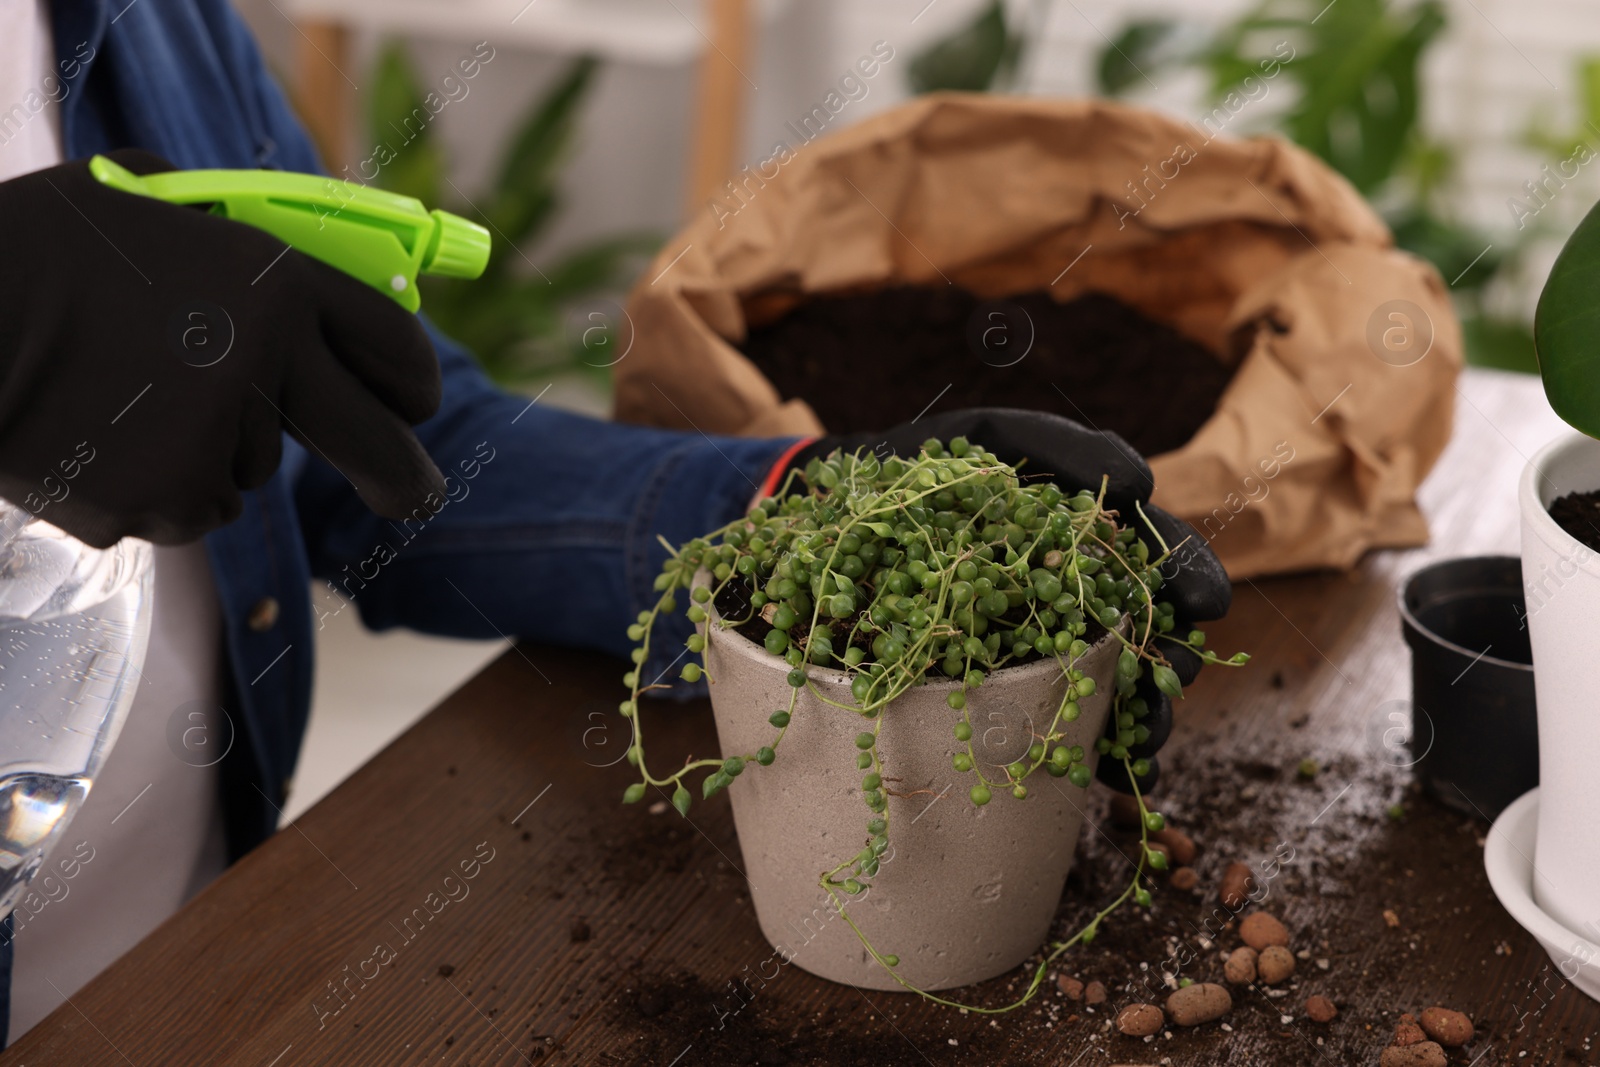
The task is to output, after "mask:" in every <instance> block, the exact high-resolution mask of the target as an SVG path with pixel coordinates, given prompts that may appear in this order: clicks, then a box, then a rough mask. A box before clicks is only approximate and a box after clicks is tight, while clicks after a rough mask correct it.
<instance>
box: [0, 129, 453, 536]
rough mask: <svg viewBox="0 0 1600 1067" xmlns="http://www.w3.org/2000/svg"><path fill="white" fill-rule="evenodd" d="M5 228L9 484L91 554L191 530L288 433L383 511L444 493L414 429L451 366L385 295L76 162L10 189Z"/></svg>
mask: <svg viewBox="0 0 1600 1067" xmlns="http://www.w3.org/2000/svg"><path fill="white" fill-rule="evenodd" d="M111 158H112V159H114V160H116V162H118V163H120V164H121V165H122V166H124V167H127V168H128V169H129V170H132V171H134V172H135V173H138V174H148V173H153V172H156V171H163V170H171V169H172V168H171V167H170V166H169V165H168V164H167V163H165V162H164V161H162V160H160V159H158V158H157V157H155V156H152V155H149V154H147V153H143V152H137V151H121V152H114V153H111ZM0 238H3V241H4V245H5V249H6V253H5V255H4V256H0V294H3V296H0V300H3V301H4V311H3V313H0V497H4V498H5V499H6V500H8V501H10V502H12V503H13V504H16V505H18V506H20V507H23V508H25V509H26V510H28V511H30V512H32V513H34V514H36V515H38V516H39V517H40V518H42V519H44V520H45V521H47V522H50V523H53V524H55V525H56V526H59V527H61V528H62V529H64V530H66V531H67V532H68V533H70V534H72V535H73V536H75V537H77V538H79V539H81V540H83V541H85V542H87V543H89V544H91V545H95V546H97V547H103V546H106V545H109V544H111V543H113V542H115V541H116V540H118V539H119V538H122V537H125V536H130V535H131V536H135V537H142V538H146V539H148V540H151V541H155V542H157V543H161V544H176V543H181V542H185V541H192V540H194V539H196V538H198V537H200V536H201V535H203V534H205V533H206V532H208V531H209V530H212V529H214V528H216V527H218V526H221V525H223V524H225V523H227V522H229V521H231V520H232V519H233V518H234V517H236V516H237V515H238V514H239V512H240V509H241V507H242V502H241V500H240V492H241V491H243V490H248V489H254V488H256V487H258V486H260V485H261V484H263V483H264V482H266V481H267V479H268V478H270V477H271V476H272V474H273V472H274V471H275V470H276V469H277V467H278V461H279V458H280V455H281V451H282V434H283V432H284V431H287V432H288V433H290V434H291V435H293V436H294V437H295V438H296V439H297V440H299V441H300V442H301V443H302V444H304V445H305V446H306V448H307V449H308V450H309V451H311V452H312V453H313V454H315V455H317V456H320V457H322V458H323V459H324V460H326V461H327V462H328V463H330V464H332V465H333V466H334V467H336V468H338V470H339V471H340V472H341V473H342V474H343V475H344V476H345V477H346V478H347V479H349V480H350V482H351V483H352V485H353V486H354V487H355V489H356V491H357V493H359V494H360V496H361V498H362V499H363V500H364V501H366V503H367V505H368V506H369V507H371V508H372V509H373V510H374V511H376V512H378V513H379V514H381V515H384V516H387V517H391V518H400V517H402V516H406V515H410V514H411V513H412V512H413V511H414V510H415V509H417V508H421V507H424V506H425V504H424V502H425V501H426V500H427V498H428V497H429V495H430V494H432V493H437V494H439V495H440V497H441V498H442V495H443V488H444V485H443V479H442V477H441V475H440V474H439V471H438V470H437V469H436V468H435V467H434V465H433V462H432V461H431V460H430V459H429V458H428V456H427V453H425V452H424V451H423V449H422V446H421V444H420V443H418V441H417V439H416V437H415V435H413V434H412V432H411V430H410V429H409V427H408V424H415V423H418V422H421V421H422V420H423V419H426V418H427V417H428V416H429V415H431V414H432V413H433V412H434V410H435V409H436V408H437V407H438V404H439V392H440V384H439V368H438V362H437V360H436V359H435V357H434V353H433V347H432V345H431V344H430V343H429V341H428V337H427V334H426V333H424V332H423V329H422V326H421V324H420V323H419V322H418V321H417V319H416V317H415V316H413V315H410V314H408V313H407V312H406V311H405V310H404V309H402V308H400V307H399V306H398V305H396V304H395V303H394V302H393V301H392V300H390V299H388V298H387V297H385V296H384V295H383V294H381V293H378V292H376V291H375V290H373V289H370V288H369V287H367V286H366V285H364V284H362V283H361V282H358V281H356V280H355V279H353V278H351V277H349V276H348V275H346V274H344V273H342V272H340V271H338V270H335V269H334V268H332V267H329V266H327V265H325V264H323V263H321V262H318V261H317V260H314V259H311V258H310V257H308V256H304V255H301V254H300V253H298V252H296V251H294V250H292V249H286V247H285V245H284V243H283V242H282V241H280V240H278V239H277V238H275V237H273V236H271V235H270V234H267V233H264V232H262V231H260V230H257V229H255V228H254V227H250V226H246V225H243V224H241V223H236V222H231V221H229V220H227V219H224V218H221V217H218V216H214V215H210V214H208V213H207V212H206V211H205V210H203V209H201V208H194V207H178V206H174V205H172V204H167V203H164V202H162V201H159V200H153V199H149V198H147V197H142V196H137V195H134V194H131V193H125V192H120V191H118V190H115V189H111V188H109V187H107V186H105V185H102V184H101V183H100V182H99V181H97V180H95V178H94V177H93V176H92V175H90V173H89V169H88V165H87V163H85V162H81V161H80V162H75V163H66V164H62V165H61V166H57V167H52V168H49V169H46V170H42V171H37V172H35V173H33V174H28V175H24V176H22V177H20V178H15V179H13V180H11V181H8V182H4V183H0Z"/></svg>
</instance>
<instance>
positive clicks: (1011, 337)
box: [743, 286, 1233, 456]
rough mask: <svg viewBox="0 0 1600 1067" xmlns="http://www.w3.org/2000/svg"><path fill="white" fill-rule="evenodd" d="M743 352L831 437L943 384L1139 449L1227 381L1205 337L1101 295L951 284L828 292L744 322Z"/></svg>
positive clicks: (896, 417) (896, 413) (1182, 425)
mask: <svg viewBox="0 0 1600 1067" xmlns="http://www.w3.org/2000/svg"><path fill="white" fill-rule="evenodd" d="M1030 334H1031V335H1032V344H1031V347H1030V346H1029V343H1028V342H1029V335H1030ZM743 351H744V354H745V355H746V356H748V357H749V358H750V360H751V362H753V363H754V364H755V365H756V366H757V367H759V368H760V369H761V371H762V372H763V373H764V374H766V376H767V377H768V378H769V379H771V381H772V383H773V385H775V386H777V389H778V392H779V393H780V394H782V395H783V396H785V397H800V398H801V399H803V400H805V401H806V403H808V404H810V405H811V407H812V409H813V410H814V411H815V412H816V413H817V416H818V417H819V418H820V419H821V420H822V424H823V425H824V426H826V427H827V428H828V430H829V431H830V432H833V433H852V432H856V431H860V430H880V429H883V428H885V427H887V426H893V425H895V424H897V423H901V422H907V421H910V420H911V419H914V418H916V417H917V416H918V414H919V413H921V412H922V411H923V410H925V409H927V408H928V407H929V406H930V404H931V403H933V402H934V401H935V399H936V398H935V395H934V394H936V393H938V392H939V391H940V390H941V389H944V388H945V385H946V383H948V384H949V388H948V390H947V391H946V392H944V393H943V394H942V395H941V396H940V397H939V398H937V404H938V407H937V410H950V409H953V408H961V407H980V406H990V407H1017V408H1034V409H1038V410H1045V411H1054V412H1057V413H1058V414H1061V415H1065V416H1067V417H1068V418H1072V419H1075V420H1077V421H1078V422H1084V423H1090V424H1092V425H1094V426H1095V427H1097V428H1099V429H1103V430H1111V431H1113V432H1115V433H1118V434H1120V435H1121V436H1122V437H1124V438H1125V439H1126V440H1127V441H1128V443H1129V444H1131V445H1132V446H1133V447H1134V448H1135V449H1136V450H1137V451H1139V452H1141V453H1143V454H1144V455H1146V456H1154V455H1159V454H1161V453H1163V452H1170V451H1172V450H1173V449H1175V448H1178V447H1180V446H1182V445H1183V444H1185V443H1186V442H1188V440H1189V439H1190V438H1191V437H1193V436H1194V434H1195V431H1196V430H1198V429H1199V428H1200V426H1201V425H1202V424H1203V423H1204V422H1205V421H1206V419H1208V418H1209V417H1210V416H1211V413H1212V412H1213V411H1215V410H1216V406H1217V400H1218V398H1220V397H1221V396H1222V391H1223V390H1224V389H1225V388H1226V387H1227V385H1228V381H1229V379H1231V378H1232V377H1233V371H1232V369H1230V368H1228V367H1226V366H1224V365H1223V363H1222V361H1221V360H1219V359H1218V358H1217V357H1216V356H1215V355H1213V354H1212V353H1211V352H1209V351H1208V350H1206V349H1205V348H1204V347H1203V346H1201V345H1199V344H1196V343H1195V342H1194V341H1191V340H1189V339H1188V338H1187V337H1184V336H1183V335H1182V334H1180V333H1178V332H1177V331H1176V330H1173V329H1172V328H1171V327H1169V326H1166V325H1164V324H1162V323H1159V322H1156V321H1154V320H1152V319H1148V318H1146V317H1145V316H1143V315H1141V314H1140V313H1139V312H1137V311H1135V310H1134V309H1133V308H1131V307H1129V306H1127V305H1126V304H1124V303H1122V302H1121V301H1119V300H1116V299H1114V298H1113V297H1109V296H1105V295H1103V294H1100V293H1089V294H1086V295H1084V296H1081V297H1078V298H1077V299H1076V300H1071V301H1068V302H1067V303H1064V304H1060V303H1057V302H1056V301H1055V300H1053V299H1051V297H1050V295H1049V294H1048V293H1046V292H1043V291H1040V292H1033V293H1025V294H1023V295H1021V296H1013V297H1008V298H1006V299H1004V300H998V301H995V300H990V301H985V300H981V299H979V298H978V297H977V296H975V295H973V294H972V293H969V292H967V291H965V290H963V289H957V288H955V287H953V286H950V287H945V288H938V289H924V288H919V287H910V286H907V287H900V288H893V289H883V290H879V291H877V292H871V293H861V294H856V295H851V296H826V297H820V298H818V299H815V300H812V301H810V302H808V303H805V304H801V305H800V306H798V307H797V308H795V309H794V310H793V311H791V312H789V313H788V314H787V315H785V316H784V317H782V318H780V319H778V320H776V321H774V322H772V323H768V324H766V325H762V326H758V327H756V328H754V329H752V330H751V331H750V333H749V336H748V337H747V339H746V340H745V343H744V345H743ZM1024 352H1025V353H1026V354H1025V355H1024V354H1023V353H1024Z"/></svg>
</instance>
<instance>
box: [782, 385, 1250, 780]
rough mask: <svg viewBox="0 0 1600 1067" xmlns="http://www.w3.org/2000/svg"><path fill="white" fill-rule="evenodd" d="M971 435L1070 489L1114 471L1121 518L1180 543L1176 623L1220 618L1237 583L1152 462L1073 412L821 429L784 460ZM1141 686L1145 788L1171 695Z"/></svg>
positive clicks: (1183, 654) (1119, 776)
mask: <svg viewBox="0 0 1600 1067" xmlns="http://www.w3.org/2000/svg"><path fill="white" fill-rule="evenodd" d="M957 436H960V437H965V438H967V439H968V440H969V441H972V442H974V443H975V444H980V445H982V446H983V447H984V448H986V449H988V450H989V451H990V452H993V453H994V454H995V455H996V456H998V457H999V458H1000V459H1001V460H1002V461H1004V462H1006V463H1009V464H1011V465H1012V466H1015V467H1018V468H1020V473H1021V475H1022V476H1023V478H1024V479H1029V480H1031V479H1039V480H1044V481H1051V482H1054V483H1055V484H1056V485H1058V486H1059V487H1061V489H1063V490H1064V491H1066V492H1068V493H1074V492H1077V491H1078V490H1080V489H1089V490H1093V491H1098V490H1099V488H1100V482H1101V479H1102V478H1107V479H1109V482H1108V485H1107V490H1106V502H1107V504H1108V505H1109V506H1111V507H1113V508H1115V509H1116V510H1117V511H1118V512H1119V513H1120V514H1121V516H1122V521H1123V522H1124V523H1127V524H1132V525H1135V526H1137V527H1140V533H1141V534H1147V533H1148V531H1146V530H1144V529H1143V528H1142V526H1143V524H1142V523H1140V522H1139V519H1138V510H1136V506H1137V507H1139V508H1142V509H1143V511H1144V513H1145V515H1146V516H1148V517H1149V519H1150V521H1151V523H1152V524H1154V526H1155V527H1156V529H1157V530H1158V531H1159V532H1160V534H1161V536H1162V538H1163V539H1164V540H1165V541H1166V543H1167V544H1168V545H1170V546H1172V547H1173V548H1175V549H1176V548H1177V546H1178V545H1179V544H1180V543H1182V544H1183V548H1182V549H1181V550H1178V551H1175V552H1174V554H1173V560H1172V561H1171V562H1170V563H1169V565H1168V566H1166V567H1164V568H1163V569H1162V576H1163V579H1164V581H1163V583H1162V586H1161V591H1160V594H1159V598H1160V599H1162V600H1167V601H1171V602H1172V605H1173V607H1174V609H1175V616H1174V618H1175V621H1176V625H1175V626H1174V627H1173V630H1172V632H1173V633H1175V634H1182V635H1187V634H1188V633H1189V631H1190V630H1191V629H1193V628H1194V624H1195V623H1196V622H1202V621H1206V620H1209V619H1220V618H1222V616H1223V615H1225V614H1227V611H1228V606H1229V604H1230V603H1231V602H1232V599H1233V586H1232V584H1231V583H1230V582H1229V581H1228V575H1227V572H1226V571H1224V570H1223V569H1222V563H1221V562H1220V561H1219V560H1218V559H1217V557H1216V554H1215V553H1213V552H1212V551H1211V548H1210V546H1209V545H1207V544H1206V542H1205V540H1204V538H1201V537H1200V536H1199V535H1198V534H1196V533H1195V531H1194V528H1193V527H1192V526H1190V525H1189V524H1188V523H1186V522H1184V521H1183V520H1182V519H1180V518H1178V517H1177V516H1175V515H1171V514H1168V513H1167V512H1165V511H1162V510H1161V509H1160V508H1158V507H1154V506H1152V505H1151V504H1150V503H1149V500H1150V493H1151V491H1152V490H1154V489H1155V479H1154V478H1153V477H1152V476H1151V474H1150V465H1149V464H1148V463H1146V462H1145V461H1144V457H1142V456H1140V455H1139V454H1138V453H1137V452H1135V451H1134V450H1133V448H1132V446H1130V445H1129V444H1128V443H1127V442H1126V441H1124V440H1123V439H1122V438H1120V437H1118V436H1117V435H1116V434H1113V433H1105V432H1102V431H1098V430H1091V429H1089V428H1088V427H1086V426H1082V425H1080V424H1078V423H1076V422H1073V421H1072V420H1071V419H1066V418H1063V417H1061V416H1060V415H1053V414H1050V413H1049V412H1044V411H1024V410H1021V409H1016V408H970V409H967V410H962V411H951V412H946V413H945V414H942V415H934V416H931V417H929V418H925V419H918V420H917V421H915V422H908V423H902V424H901V425H899V426H895V427H892V428H891V429H889V430H885V431H883V432H880V433H859V434H844V435H829V436H825V437H819V438H817V439H816V440H815V441H811V442H809V443H807V444H806V445H804V446H802V447H801V448H800V449H799V450H797V451H796V452H795V453H794V454H793V455H792V456H791V457H790V458H789V459H788V461H787V462H786V463H785V467H786V468H787V467H800V468H804V466H805V465H806V463H807V462H809V461H810V460H811V458H812V457H814V456H826V455H828V454H829V453H831V452H832V451H833V450H834V449H836V448H843V449H844V450H845V451H847V452H853V451H856V450H857V449H861V448H869V449H872V450H873V451H875V452H876V453H878V455H880V456H883V455H887V454H889V453H894V454H896V455H906V456H914V455H916V454H917V452H918V451H920V450H921V448H922V442H924V441H926V440H927V439H928V438H930V437H937V438H938V439H939V440H941V441H948V440H950V438H952V437H957ZM1156 641H1157V647H1158V648H1159V649H1160V650H1161V652H1162V654H1163V655H1165V656H1166V658H1167V660H1168V661H1169V662H1170V663H1171V664H1172V669H1173V670H1174V671H1175V672H1176V673H1177V675H1178V679H1179V680H1180V681H1181V682H1182V683H1183V684H1184V685H1188V684H1189V683H1190V682H1192V681H1194V679H1195V676H1196V675H1197V674H1199V673H1200V667H1201V663H1200V657H1198V656H1196V655H1195V654H1194V653H1193V652H1191V651H1190V650H1189V649H1188V648H1187V647H1185V646H1183V645H1180V644H1177V643H1176V642H1173V641H1170V640H1167V639H1166V638H1162V637H1158V638H1156ZM1137 695H1138V696H1139V697H1140V698H1142V699H1143V700H1144V701H1145V703H1146V705H1147V706H1148V707H1149V709H1150V710H1149V714H1148V715H1147V716H1146V717H1145V718H1143V719H1141V720H1140V723H1141V724H1142V725H1143V726H1145V727H1146V728H1147V729H1149V731H1150V737H1149V739H1148V740H1147V741H1145V742H1144V743H1143V744H1140V745H1135V746H1133V747H1132V748H1131V749H1130V750H1129V754H1130V755H1131V756H1133V757H1134V758H1136V759H1137V758H1144V759H1148V760H1149V761H1150V773H1149V774H1148V775H1146V776H1145V777H1144V778H1143V779H1141V780H1140V782H1139V788H1140V790H1141V791H1143V790H1145V789H1148V788H1150V787H1151V786H1153V785H1155V783H1156V779H1157V777H1158V775H1159V774H1160V766H1159V765H1158V761H1157V759H1156V753H1157V752H1158V751H1159V750H1160V748H1161V746H1162V745H1163V744H1165V743H1166V740H1167V736H1168V735H1169V734H1170V733H1171V732H1172V701H1171V699H1170V698H1168V697H1167V695H1166V694H1165V693H1162V692H1161V691H1160V690H1159V689H1157V688H1156V686H1155V682H1154V680H1153V677H1152V674H1151V672H1150V671H1149V670H1146V671H1145V672H1144V675H1143V676H1142V677H1141V678H1140V679H1139V682H1138V689H1137ZM1106 730H1107V734H1108V735H1109V736H1115V733H1116V722H1115V720H1114V719H1112V720H1108V722H1107V724H1106ZM1095 773H1096V777H1098V778H1099V779H1100V780H1101V781H1102V782H1104V783H1105V784H1106V785H1108V786H1110V787H1111V788H1112V789H1115V790H1118V791H1119V792H1123V793H1126V792H1130V791H1131V787H1130V785H1129V782H1128V774H1127V771H1126V770H1125V769H1124V768H1123V766H1122V764H1121V763H1120V762H1119V761H1114V760H1111V759H1102V760H1100V761H1099V763H1098V765H1097V769H1096V772H1095Z"/></svg>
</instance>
